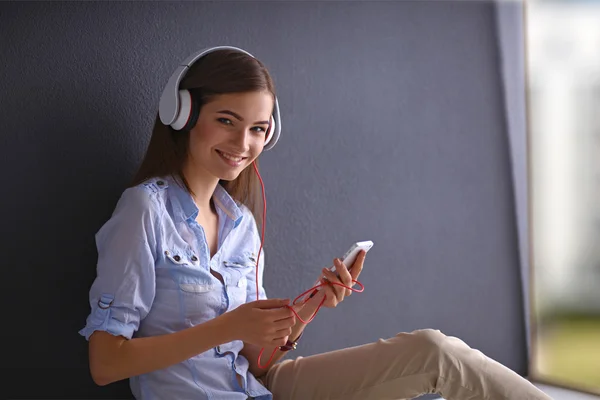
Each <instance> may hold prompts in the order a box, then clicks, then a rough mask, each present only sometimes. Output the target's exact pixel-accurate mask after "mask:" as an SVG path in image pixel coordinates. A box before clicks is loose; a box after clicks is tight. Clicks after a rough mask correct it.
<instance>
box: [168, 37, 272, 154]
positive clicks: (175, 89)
mask: <svg viewBox="0 0 600 400" xmlns="http://www.w3.org/2000/svg"><path fill="white" fill-rule="evenodd" d="M221 49H228V50H236V51H239V52H242V53H244V54H247V55H249V56H250V57H253V58H254V56H253V55H252V54H250V53H248V52H247V51H245V50H242V49H240V48H237V47H232V46H217V47H210V48H207V49H204V50H202V51H200V52H198V53H194V54H192V55H191V56H189V57H188V58H187V59H185V61H183V62H182V63H181V65H180V66H179V67H177V69H176V70H175V72H174V73H173V75H171V77H170V78H169V81H168V82H167V85H166V86H165V88H164V90H163V93H162V95H161V96H160V103H159V106H158V113H159V117H160V120H161V122H162V123H163V124H165V125H169V126H171V128H173V129H174V130H176V131H179V130H182V129H184V128H187V127H186V125H188V123H189V122H190V120H191V119H192V117H193V115H192V114H193V113H194V110H193V107H192V96H191V94H190V92H189V91H188V90H185V89H179V83H180V82H181V80H182V79H183V77H184V76H185V74H186V73H187V71H188V69H189V68H190V67H191V66H192V64H194V63H195V62H196V61H198V60H199V59H200V58H202V57H203V56H205V55H206V54H208V53H211V52H213V51H216V50H221ZM195 118H197V115H196V116H195ZM194 123H195V121H194ZM280 135H281V117H280V115H279V102H278V101H277V97H275V106H274V107H273V115H271V118H270V123H269V128H268V130H267V132H266V138H265V146H264V148H263V151H266V150H270V149H272V148H273V146H275V144H276V143H277V141H278V140H279V136H280Z"/></svg>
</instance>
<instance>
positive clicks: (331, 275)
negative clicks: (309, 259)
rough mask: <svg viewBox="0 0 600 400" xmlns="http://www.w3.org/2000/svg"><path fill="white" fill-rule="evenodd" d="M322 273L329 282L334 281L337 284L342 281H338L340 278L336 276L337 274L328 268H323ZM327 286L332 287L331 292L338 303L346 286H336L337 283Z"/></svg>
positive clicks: (342, 298)
mask: <svg viewBox="0 0 600 400" xmlns="http://www.w3.org/2000/svg"><path fill="white" fill-rule="evenodd" d="M323 273H324V274H326V277H327V280H329V282H335V283H339V284H341V283H342V282H341V281H340V278H338V276H337V275H336V274H334V273H333V272H331V271H329V270H328V269H326V268H323ZM327 287H330V288H331V289H332V291H333V294H334V295H335V297H336V299H337V301H338V303H339V302H341V301H342V300H344V294H345V292H346V288H344V287H343V286H338V285H328V286H327Z"/></svg>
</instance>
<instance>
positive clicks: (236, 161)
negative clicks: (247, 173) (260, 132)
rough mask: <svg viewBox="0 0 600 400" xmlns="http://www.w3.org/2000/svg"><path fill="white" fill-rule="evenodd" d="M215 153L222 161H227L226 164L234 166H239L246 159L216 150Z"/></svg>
mask: <svg viewBox="0 0 600 400" xmlns="http://www.w3.org/2000/svg"><path fill="white" fill-rule="evenodd" d="M217 153H219V155H220V156H221V157H222V158H223V159H225V160H227V161H229V162H228V164H230V165H234V166H237V165H239V164H241V162H242V161H243V160H245V159H246V157H239V156H234V155H233V154H229V153H225V152H223V151H221V150H217Z"/></svg>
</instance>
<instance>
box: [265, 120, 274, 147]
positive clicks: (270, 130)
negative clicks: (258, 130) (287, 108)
mask: <svg viewBox="0 0 600 400" xmlns="http://www.w3.org/2000/svg"><path fill="white" fill-rule="evenodd" d="M274 132H275V118H273V115H271V118H270V119H269V127H268V128H267V133H266V136H265V144H264V146H266V145H267V144H269V142H270V141H271V139H273V133H274Z"/></svg>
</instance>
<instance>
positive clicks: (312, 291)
mask: <svg viewBox="0 0 600 400" xmlns="http://www.w3.org/2000/svg"><path fill="white" fill-rule="evenodd" d="M252 165H253V166H254V171H255V172H256V176H258V180H259V181H260V186H261V189H262V198H263V213H262V226H261V235H260V248H259V249H258V256H257V257H256V300H259V292H258V262H259V260H260V253H261V251H262V247H263V242H264V238H265V220H266V218H265V217H266V215H267V198H266V196H265V184H264V183H263V180H262V177H261V176H260V173H259V172H258V168H257V167H256V163H254V162H253V163H252ZM352 282H353V283H356V284H358V285H359V286H360V289H354V288H352V287H348V286H346V285H344V284H341V283H337V282H327V283H321V284H319V285H316V286H314V287H312V288H310V289H308V290H307V291H305V292H303V293H301V294H300V295H298V297H296V298H295V299H294V301H293V302H292V305H296V302H297V301H298V300H300V299H303V303H306V302H307V301H308V300H310V298H311V297H312V296H313V295H314V294H315V293H316V292H317V288H319V287H321V286H326V285H337V286H342V287H344V288H346V289H350V290H352V291H353V292H358V293H360V292H362V291H363V290H365V287H364V286H363V285H362V283H360V282H359V281H357V280H354V279H353V280H352ZM308 293H311V295H310V296H309V297H308V298H307V299H304V297H306V295H307V294H308ZM325 300H327V296H323V300H321V303H319V306H318V307H317V309H316V310H315V312H314V314H313V315H312V316H311V317H310V318H309V319H308V321H305V320H303V319H302V317H300V316H299V315H298V313H297V312H296V311H295V310H294V309H293V308H292V307H291V306H289V305H288V306H286V307H287V308H289V309H290V310H292V312H293V313H294V314H295V315H296V318H298V319H299V320H300V321H301V322H302V323H304V324H308V323H309V322H311V321H312V320H313V319H314V318H315V316H316V315H317V313H318V312H319V310H320V309H321V306H322V305H323V303H324V302H325ZM278 348H279V347H275V349H274V350H273V353H272V354H271V357H269V361H267V364H266V365H260V359H261V357H262V354H263V352H264V351H265V349H264V347H263V348H262V349H261V350H260V353H259V355H258V360H257V361H258V367H259V368H266V367H267V366H268V365H269V364H270V363H271V360H273V356H275V353H276V352H277V349H278Z"/></svg>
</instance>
